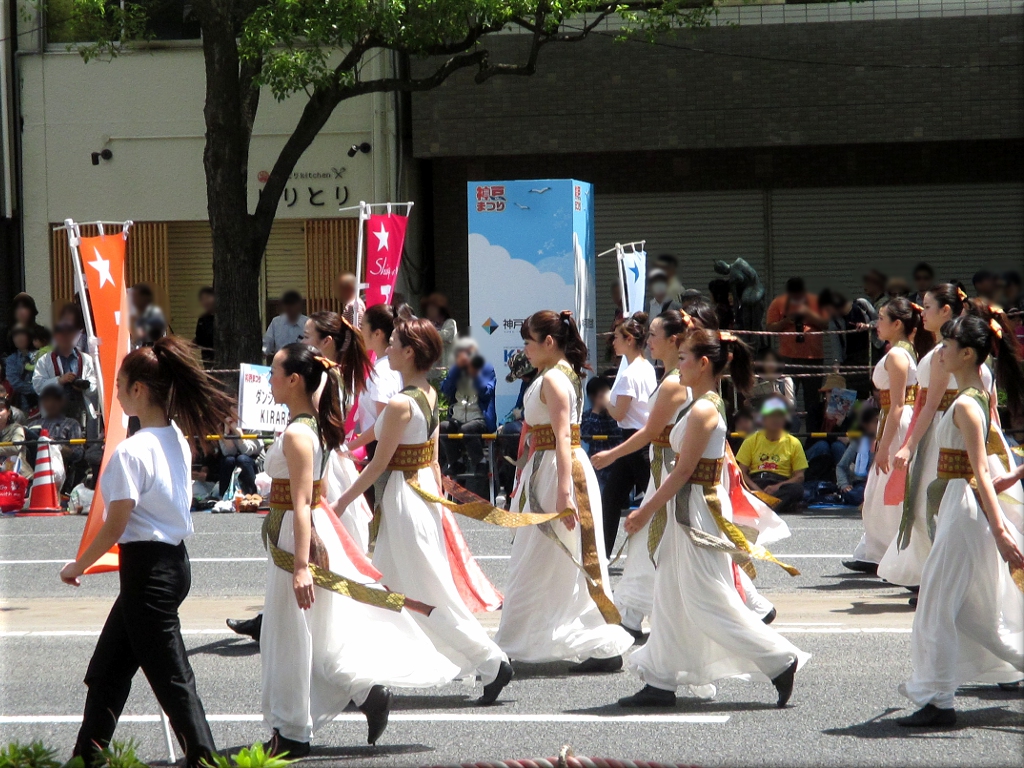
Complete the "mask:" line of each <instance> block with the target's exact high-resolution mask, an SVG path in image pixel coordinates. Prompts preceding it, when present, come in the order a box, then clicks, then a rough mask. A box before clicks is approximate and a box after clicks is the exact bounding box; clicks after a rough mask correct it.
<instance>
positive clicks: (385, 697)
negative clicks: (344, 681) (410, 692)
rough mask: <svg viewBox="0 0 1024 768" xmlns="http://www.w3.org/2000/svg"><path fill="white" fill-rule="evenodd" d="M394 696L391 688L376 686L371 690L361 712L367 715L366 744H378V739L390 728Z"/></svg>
mask: <svg viewBox="0 0 1024 768" xmlns="http://www.w3.org/2000/svg"><path fill="white" fill-rule="evenodd" d="M392 699H394V696H393V695H392V693H391V689H390V688H385V687H384V686H383V685H375V686H373V688H371V689H370V693H369V694H368V695H367V697H366V701H364V702H363V705H362V706H361V707H359V711H360V712H362V713H363V714H364V715H366V743H367V744H376V743H377V739H379V738H380V736H381V734H382V733H384V729H385V728H387V727H388V715H390V714H391V701H392Z"/></svg>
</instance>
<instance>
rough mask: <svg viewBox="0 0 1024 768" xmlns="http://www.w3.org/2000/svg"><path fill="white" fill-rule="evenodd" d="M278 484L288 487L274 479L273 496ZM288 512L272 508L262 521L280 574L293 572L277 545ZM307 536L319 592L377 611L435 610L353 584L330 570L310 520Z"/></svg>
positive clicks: (266, 543) (292, 558) (266, 545)
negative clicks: (362, 604)
mask: <svg viewBox="0 0 1024 768" xmlns="http://www.w3.org/2000/svg"><path fill="white" fill-rule="evenodd" d="M279 483H283V484H284V485H288V481H287V480H274V481H273V483H272V485H271V493H272V494H273V490H274V487H275V486H278V484H279ZM319 485H320V484H319V482H317V483H314V488H313V490H314V491H315V492H319ZM290 497H291V494H290V493H289V498H290ZM318 498H319V497H318ZM289 503H290V502H289ZM289 509H290V507H286V508H282V507H281V506H280V505H278V506H272V507H271V509H270V513H269V514H268V515H267V516H266V517H265V518H264V519H263V531H262V536H263V547H264V548H265V549H266V550H267V551H268V552H269V553H270V557H271V559H272V560H273V561H274V565H276V566H277V567H278V568H280V569H281V570H282V571H286V572H287V573H294V571H295V555H294V554H292V553H291V552H288V551H287V550H284V549H281V548H280V547H279V546H278V541H279V540H280V535H281V523H282V521H283V520H284V515H285V512H287V511H288V510H289ZM309 533H310V539H309V550H310V552H309V572H310V575H311V576H312V577H313V583H314V584H315V585H316V586H318V587H320V588H322V589H328V590H330V591H331V592H335V593H336V594H339V595H343V596H345V597H349V598H351V599H353V600H355V601H356V602H358V603H364V604H365V605H372V606H376V607H377V608H384V609H386V610H389V611H395V612H398V611H401V610H402V608H408V609H409V610H412V611H417V612H419V613H422V614H424V615H427V616H429V615H430V612H431V611H432V610H434V607H433V606H432V605H427V604H426V603H421V602H419V601H418V600H412V599H410V598H407V597H406V596H405V595H403V594H400V593H398V592H391V591H389V590H387V589H386V588H384V589H378V588H376V587H373V586H368V585H366V584H361V583H359V582H358V581H353V580H352V579H349V578H346V577H345V576H342V575H340V574H337V573H335V572H334V571H332V570H331V569H330V561H329V559H328V556H327V548H326V547H325V546H324V542H323V540H322V539H321V538H320V536H319V535H318V534H317V532H316V527H315V526H314V525H313V523H312V520H310V530H309Z"/></svg>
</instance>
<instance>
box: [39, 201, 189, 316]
mask: <svg viewBox="0 0 1024 768" xmlns="http://www.w3.org/2000/svg"><path fill="white" fill-rule="evenodd" d="M55 226H57V225H55ZM81 229H82V236H83V237H96V236H97V235H98V234H99V229H98V228H97V227H96V225H95V224H83V225H82V227H81ZM104 231H105V232H106V233H107V234H108V235H109V234H114V233H117V232H120V231H121V227H120V226H119V225H114V226H111V225H107V226H106V227H104ZM125 271H126V272H127V275H126V277H127V281H128V285H129V286H132V285H135V284H136V283H149V285H150V286H152V288H153V293H154V295H155V298H156V302H157V304H159V305H160V306H161V307H163V308H164V311H165V314H167V313H168V312H169V305H168V303H167V287H168V278H167V222H165V221H142V222H136V223H135V224H134V225H132V228H131V229H130V230H129V232H128V245H127V252H126V256H125ZM74 295H75V270H74V266H73V265H72V263H71V248H70V247H69V246H68V235H67V232H65V231H64V230H57V231H54V232H52V233H51V235H50V297H51V299H52V301H53V309H54V313H58V312H60V308H61V307H63V306H64V305H65V304H67V303H68V302H70V301H72V299H73V298H74ZM168 321H169V322H173V320H172V318H170V317H168Z"/></svg>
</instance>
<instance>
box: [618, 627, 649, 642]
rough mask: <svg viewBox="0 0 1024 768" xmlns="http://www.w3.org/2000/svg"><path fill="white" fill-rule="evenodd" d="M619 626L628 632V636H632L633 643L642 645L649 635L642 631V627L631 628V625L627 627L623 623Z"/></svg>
mask: <svg viewBox="0 0 1024 768" xmlns="http://www.w3.org/2000/svg"><path fill="white" fill-rule="evenodd" d="M619 626H620V627H622V628H623V629H624V630H626V631H627V632H629V634H630V636H631V637H632V638H633V645H643V644H644V643H646V642H647V638H649V637H650V634H649V633H647V632H644V631H643V630H642V629H633V628H632V627H627V626H626V625H625V624H619Z"/></svg>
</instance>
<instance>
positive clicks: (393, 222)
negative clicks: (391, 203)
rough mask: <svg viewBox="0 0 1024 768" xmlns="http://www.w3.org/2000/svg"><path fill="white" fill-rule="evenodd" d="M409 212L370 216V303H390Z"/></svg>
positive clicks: (368, 258)
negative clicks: (404, 214)
mask: <svg viewBox="0 0 1024 768" xmlns="http://www.w3.org/2000/svg"><path fill="white" fill-rule="evenodd" d="M408 224H409V217H408V216H399V215H398V214H397V213H380V214H373V215H371V216H370V218H368V219H367V220H366V284H367V288H366V306H368V307H372V306H373V305H375V304H390V303H391V301H392V299H393V298H394V291H395V280H397V279H398V268H399V266H400V265H401V263H402V248H403V246H404V245H405V229H406V227H407V226H408Z"/></svg>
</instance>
